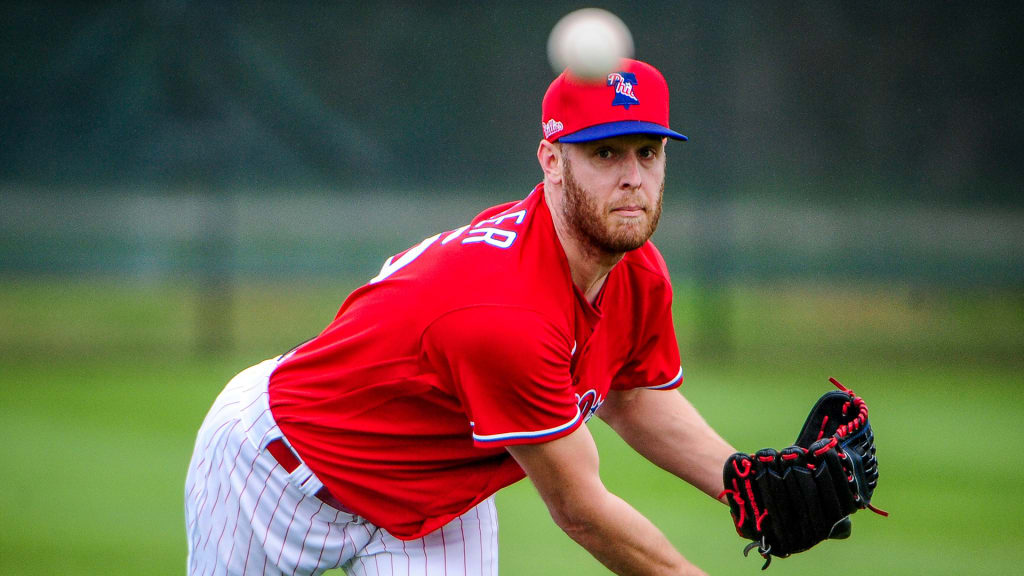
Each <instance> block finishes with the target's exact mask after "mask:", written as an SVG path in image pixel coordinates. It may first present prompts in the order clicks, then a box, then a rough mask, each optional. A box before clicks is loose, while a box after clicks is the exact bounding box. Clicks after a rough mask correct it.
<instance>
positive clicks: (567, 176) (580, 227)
mask: <svg viewBox="0 0 1024 576" xmlns="http://www.w3.org/2000/svg"><path fill="white" fill-rule="evenodd" d="M562 187H563V189H564V192H565V193H564V194H563V196H562V214H563V216H565V221H566V223H568V225H569V228H570V230H571V231H572V233H573V234H575V236H576V238H577V239H578V240H580V241H581V242H583V243H584V244H586V245H588V246H590V247H591V248H593V249H596V250H599V251H601V252H605V253H609V254H621V253H623V252H629V251H630V250H636V249H637V248H639V247H641V246H643V245H644V243H645V242H647V240H648V239H650V237H651V235H652V234H654V231H655V230H656V229H657V228H658V220H659V219H660V218H661V200H662V197H663V196H664V193H665V181H664V180H662V182H661V187H660V188H659V190H658V200H657V202H656V203H655V205H654V206H647V205H644V213H645V214H646V215H647V218H646V219H638V220H637V221H635V222H632V221H630V222H624V223H622V224H620V225H618V226H615V225H613V223H612V221H611V219H610V216H609V214H607V213H606V212H605V211H603V210H602V209H601V207H600V206H598V205H597V202H596V201H595V200H594V197H593V195H590V194H588V193H587V191H586V190H584V189H583V187H582V186H580V184H579V182H577V181H576V179H575V178H574V177H573V174H572V166H571V165H570V163H569V159H568V158H565V169H564V172H563V175H562Z"/></svg>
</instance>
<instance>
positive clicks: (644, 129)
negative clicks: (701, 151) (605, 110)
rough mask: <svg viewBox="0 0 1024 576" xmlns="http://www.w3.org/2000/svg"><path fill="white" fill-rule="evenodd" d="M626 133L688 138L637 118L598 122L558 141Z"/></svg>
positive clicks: (598, 138) (607, 136)
mask: <svg viewBox="0 0 1024 576" xmlns="http://www.w3.org/2000/svg"><path fill="white" fill-rule="evenodd" d="M626 134H652V135H654V136H665V137H667V138H672V139H673V140H689V138H687V137H686V136H683V135H682V134H680V133H678V132H674V131H672V130H669V129H668V128H665V127H664V126H662V125H661V124H655V123H653V122H640V121H638V120H622V121H620V122H608V123H606V124H598V125H597V126H591V127H589V128H584V129H582V130H577V131H576V132H573V133H572V134H567V135H565V136H562V137H561V138H559V139H558V141H559V142H569V143H575V142H590V141H592V140H601V139H603V138H614V137H615V136H625V135H626Z"/></svg>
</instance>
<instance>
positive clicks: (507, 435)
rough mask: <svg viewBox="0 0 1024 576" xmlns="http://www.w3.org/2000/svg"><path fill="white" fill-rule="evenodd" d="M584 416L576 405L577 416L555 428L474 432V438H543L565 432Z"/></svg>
mask: <svg viewBox="0 0 1024 576" xmlns="http://www.w3.org/2000/svg"><path fill="white" fill-rule="evenodd" d="M582 416H583V413H582V412H580V407H579V406H577V407H576V416H574V417H573V419H572V420H569V421H568V422H566V423H565V424H562V425H561V426H555V427H554V428H548V429H546V430H537V431H535V432H505V433H503V434H488V435H482V434H477V433H476V432H474V433H473V439H474V440H476V441H477V442H498V441H500V440H519V439H524V438H543V437H544V436H551V435H552V434H558V433H559V432H564V431H565V430H568V429H569V428H572V427H573V426H574V425H575V424H576V423H577V422H578V421H579V420H580V418H581V417H582Z"/></svg>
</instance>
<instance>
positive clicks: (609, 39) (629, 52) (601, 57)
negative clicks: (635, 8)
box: [548, 8, 633, 80]
mask: <svg viewBox="0 0 1024 576" xmlns="http://www.w3.org/2000/svg"><path fill="white" fill-rule="evenodd" d="M632 56H633V35H632V34H630V32H629V28H628V27H627V26H626V24H625V23H624V22H623V21H622V20H620V19H619V17H618V16H616V15H614V14H612V13H611V12H608V11H607V10H602V9H600V8H583V9H581V10H576V11H574V12H570V13H568V14H566V15H565V16H563V17H562V19H561V20H559V21H558V23H557V24H555V27H554V28H552V29H551V35H550V36H548V60H550V61H551V67H552V68H554V70H555V73H556V74H560V73H561V72H562V70H564V69H566V68H568V69H569V70H570V71H572V73H573V74H575V75H576V76H579V77H581V78H586V79H592V80H597V79H602V78H604V77H605V76H607V75H608V73H610V72H614V69H615V68H616V67H617V66H618V63H619V60H620V59H622V58H629V57H632Z"/></svg>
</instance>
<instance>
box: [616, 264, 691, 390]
mask: <svg viewBox="0 0 1024 576" xmlns="http://www.w3.org/2000/svg"><path fill="white" fill-rule="evenodd" d="M645 292H646V296H645V297H644V298H643V299H642V305H640V307H639V309H640V310H641V311H642V313H641V314H639V315H638V316H637V321H635V322H634V323H633V326H634V329H635V330H636V333H635V334H634V336H633V337H634V346H633V349H632V353H631V354H630V357H629V359H628V360H627V361H626V363H625V364H624V365H623V366H622V368H621V369H620V370H619V372H618V373H617V374H616V375H615V377H614V378H613V379H612V389H615V390H630V389H634V388H648V389H652V390H673V389H675V388H678V387H679V386H680V385H682V383H683V367H682V364H681V362H680V359H679V343H678V342H677V341H676V330H675V325H674V323H673V321H672V289H671V285H670V284H669V283H668V282H661V283H657V284H656V285H655V286H653V287H651V288H649V289H648V290H646V291H645Z"/></svg>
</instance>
